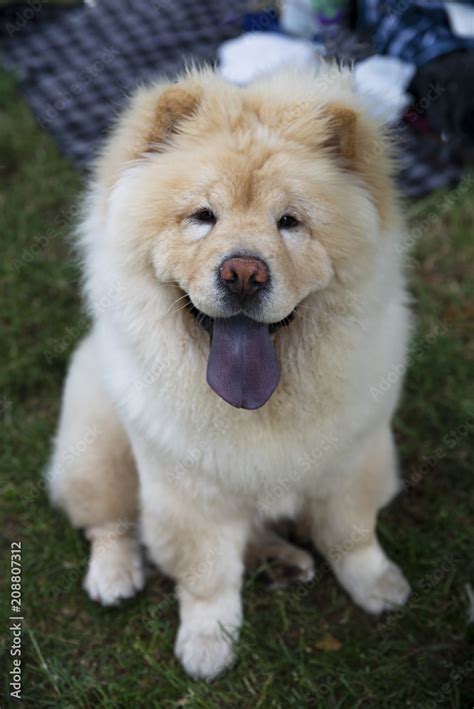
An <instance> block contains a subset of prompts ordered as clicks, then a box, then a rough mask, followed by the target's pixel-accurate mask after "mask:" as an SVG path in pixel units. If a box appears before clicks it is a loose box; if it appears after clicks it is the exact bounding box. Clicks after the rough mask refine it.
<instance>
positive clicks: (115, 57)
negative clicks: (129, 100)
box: [3, 0, 243, 166]
mask: <svg viewBox="0 0 474 709" xmlns="http://www.w3.org/2000/svg"><path fill="white" fill-rule="evenodd" d="M27 7H28V6H25V10H23V11H19V15H18V17H19V21H18V20H17V23H16V24H15V20H14V17H13V18H12V13H11V11H10V13H9V17H8V24H7V21H5V22H4V32H3V34H4V37H5V39H4V42H3V55H4V63H5V66H6V68H7V69H9V70H11V71H13V72H15V73H16V74H17V75H18V76H19V78H20V81H21V89H22V92H23V94H24V96H25V98H26V100H27V102H28V104H29V105H30V107H31V108H32V110H33V112H34V114H35V116H36V118H37V120H38V121H39V123H40V124H41V125H42V126H43V127H44V128H45V129H46V130H47V131H49V132H50V133H51V134H52V136H53V137H54V139H55V141H56V142H57V144H58V145H59V147H60V149H61V150H62V151H63V152H64V153H65V154H66V155H68V156H70V157H71V158H72V159H73V160H74V161H75V162H76V163H77V164H80V165H81V166H84V165H86V164H87V163H89V162H90V161H91V158H92V156H93V154H94V151H95V149H96V148H97V146H98V145H99V144H100V143H101V141H102V140H103V138H104V135H105V134H106V132H107V129H108V128H109V127H110V123H111V121H112V120H113V118H114V117H115V116H116V114H117V113H118V112H119V110H120V108H121V106H122V104H123V102H124V100H125V98H126V97H127V95H128V94H129V93H130V92H131V91H132V90H133V88H134V87H136V86H137V85H138V84H143V83H147V82H149V81H152V80H153V79H156V77H157V76H158V75H163V74H165V75H168V76H173V75H174V74H175V73H176V72H177V71H179V70H180V69H182V68H183V67H184V66H185V63H186V62H189V61H192V60H193V59H196V60H199V61H201V60H206V61H214V60H215V56H216V49H217V47H218V46H219V45H220V44H221V43H222V42H223V41H224V40H226V39H228V38H230V37H234V36H236V35H237V34H239V32H240V16H241V13H242V7H243V3H242V0H200V1H199V2H195V0H100V1H99V2H97V3H96V4H95V5H94V6H92V7H91V6H79V7H76V8H73V9H68V10H64V9H63V10H62V11H61V12H59V13H56V15H55V16H53V17H51V14H50V13H48V17H47V19H46V18H45V19H44V20H42V18H41V15H42V12H43V4H42V3H41V2H40V0H38V10H37V12H36V15H34V18H33V19H34V20H36V22H34V21H33V20H30V21H28V22H26V23H23V24H25V26H24V28H22V29H21V31H18V32H16V31H15V32H13V31H12V29H11V27H14V28H15V27H19V26H20V24H22V23H21V20H23V19H24V18H25V13H26V8H27ZM8 29H10V31H8ZM5 30H7V31H5ZM9 35H10V36H9Z"/></svg>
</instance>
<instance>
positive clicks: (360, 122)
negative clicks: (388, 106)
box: [318, 102, 393, 214]
mask: <svg viewBox="0 0 474 709" xmlns="http://www.w3.org/2000/svg"><path fill="white" fill-rule="evenodd" d="M320 117H321V118H322V119H323V121H322V132H320V133H319V134H318V143H319V145H318V148H320V147H322V148H323V149H327V150H328V152H330V154H331V155H332V156H333V157H334V158H335V159H336V160H337V161H338V162H339V163H340V165H341V167H343V168H344V169H345V170H350V171H351V172H354V173H357V174H358V175H360V176H361V177H362V179H363V181H364V182H365V184H366V186H367V187H368V189H369V191H370V192H371V194H372V198H373V201H374V203H375V204H376V206H377V207H378V210H379V212H380V214H385V213H387V212H388V206H387V205H389V204H390V203H391V202H390V200H391V194H392V188H391V181H390V176H391V174H392V170H393V168H392V158H391V151H390V146H389V143H388V141H387V139H386V135H385V133H384V131H383V130H382V129H381V127H380V126H378V124H377V123H376V121H375V120H374V119H372V118H371V117H370V116H369V115H367V114H366V113H365V112H364V111H359V110H357V108H352V107H351V106H345V105H344V104H343V103H337V102H329V103H327V104H326V105H325V106H324V107H323V108H322V109H321V114H320Z"/></svg>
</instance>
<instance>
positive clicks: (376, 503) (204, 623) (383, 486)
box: [48, 69, 409, 680]
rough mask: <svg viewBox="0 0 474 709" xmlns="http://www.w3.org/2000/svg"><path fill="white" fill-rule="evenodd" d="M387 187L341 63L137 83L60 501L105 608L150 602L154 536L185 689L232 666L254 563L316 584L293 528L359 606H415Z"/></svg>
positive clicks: (110, 164)
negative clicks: (170, 586)
mask: <svg viewBox="0 0 474 709" xmlns="http://www.w3.org/2000/svg"><path fill="white" fill-rule="evenodd" d="M389 173H390V165H389V160H388V158H387V156H386V149H385V146H384V139H383V137H382V135H381V131H380V128H379V127H378V126H376V125H375V124H374V121H373V120H372V119H371V118H370V117H369V116H368V115H366V112H365V111H364V109H363V107H362V106H361V105H360V103H359V100H358V98H357V97H356V96H355V95H354V93H353V91H352V89H351V77H350V74H349V73H348V72H344V71H343V72H340V71H338V70H335V69H326V70H324V72H323V73H321V74H319V75H317V76H315V75H313V74H311V73H293V74H292V73H285V74H280V75H277V76H274V77H273V78H270V79H268V78H267V79H264V80H261V81H258V82H256V83H254V84H252V85H250V86H248V87H246V88H238V87H235V86H231V85H228V84H226V83H225V82H224V81H223V80H222V79H220V78H219V77H218V76H217V75H215V74H214V73H213V72H211V71H207V70H205V71H202V72H199V71H191V72H190V73H189V74H187V75H186V76H185V77H184V78H183V79H182V80H181V81H179V82H177V83H175V84H169V83H168V84H164V83H163V84H158V85H156V86H154V87H153V88H150V89H146V90H141V91H139V93H138V94H137V95H136V96H135V98H134V99H133V100H132V102H131V105H130V107H129V109H128V111H126V113H125V114H124V115H123V117H122V118H121V120H120V122H119V124H118V127H117V129H116V130H115V132H114V134H113V135H112V137H111V139H110V140H109V142H108V144H107V146H106V148H105V151H104V153H103V155H102V157H101V159H100V160H99V163H98V167H97V170H96V174H95V178H94V180H93V184H92V186H91V189H90V194H89V196H88V198H87V200H86V202H85V207H84V219H83V222H82V225H81V227H80V248H81V251H82V255H83V259H84V274H85V293H86V297H87V302H88V304H89V308H90V310H91V313H92V316H93V327H92V330H91V332H90V334H89V335H88V337H86V339H85V340H84V341H83V342H82V343H81V344H80V345H79V347H78V349H77V351H76V353H75V355H74V357H73V359H72V362H71V367H70V371H69V374H68V378H67V381H66V386H65V392H64V400H63V407H62V413H61V419H60V423H59V431H58V434H57V438H56V446H55V452H54V456H53V459H52V462H51V465H50V469H49V473H48V479H49V487H50V492H51V497H52V499H53V501H54V502H55V503H57V504H58V505H60V506H61V507H62V508H63V509H64V510H66V512H67V513H68V515H69V517H70V519H71V521H72V523H73V524H74V525H76V526H78V527H82V528H84V529H85V532H86V534H87V537H88V538H89V539H90V541H91V558H90V563H89V569H88V572H87V575H86V579H85V588H86V590H87V592H88V593H89V595H90V596H91V598H93V599H95V600H97V601H100V602H101V603H104V604H114V603H117V602H118V601H120V600H121V599H123V598H128V597H130V596H132V595H133V594H134V593H135V592H136V591H138V590H139V589H141V588H142V587H143V584H144V573H143V567H142V558H141V553H140V543H144V544H145V545H146V547H147V548H148V550H149V553H150V555H151V557H152V559H153V560H154V561H155V562H156V564H157V565H158V566H159V567H160V569H162V571H163V572H164V573H166V574H168V575H169V576H171V577H172V578H174V579H175V580H176V582H177V591H178V596H179V602H180V617H181V622H180V627H179V632H178V636H177V640H176V654H177V656H178V658H179V659H180V661H181V663H182V664H183V667H184V668H185V670H186V671H187V672H188V673H189V674H190V675H191V676H192V677H196V678H197V677H203V678H206V679H208V680H210V679H212V678H214V677H215V676H216V675H217V674H219V672H221V671H222V670H223V669H224V668H226V667H228V666H229V665H230V664H231V662H232V660H233V657H234V654H233V644H234V642H235V641H236V639H237V637H238V634H239V627H240V625H241V623H242V602H241V584H242V576H243V572H244V559H245V558H246V555H247V554H249V553H250V552H251V551H252V553H253V554H256V555H257V557H258V556H262V555H263V556H264V555H265V554H266V553H271V554H272V555H273V556H278V557H280V558H282V559H284V560H286V561H287V562H288V563H290V564H292V565H293V566H296V567H298V569H299V578H300V579H301V580H309V579H311V577H312V574H313V562H312V559H311V557H310V556H309V554H307V553H306V552H304V551H302V550H298V549H297V548H296V547H293V546H291V545H290V544H288V543H287V542H284V541H283V540H278V539H277V538H276V537H274V536H272V534H271V532H269V531H268V526H269V525H270V524H271V523H272V522H273V521H275V520H278V519H279V518H292V519H295V520H298V521H303V522H304V523H305V525H306V528H307V529H308V530H309V533H310V535H311V538H312V540H313V541H314V544H315V545H316V546H317V548H318V549H319V550H320V551H321V553H322V554H324V555H325V556H326V558H327V559H328V561H329V562H330V564H331V566H332V568H333V569H334V573H335V575H336V576H337V578H338V579H339V581H340V583H341V584H342V586H343V587H344V588H345V589H346V591H347V592H348V593H349V595H350V596H351V597H352V598H353V600H354V601H355V602H356V603H357V604H359V605H360V606H361V607H362V608H364V609H365V610H366V611H368V612H370V613H380V612H381V611H384V610H389V609H391V608H394V607H397V606H400V605H401V604H403V603H404V602H405V600H406V598H407V596H408V593H409V587H408V584H407V582H406V580H405V579H404V577H403V575H402V573H401V571H400V570H399V568H398V567H397V566H396V565H395V564H393V563H392V562H391V561H390V560H389V559H388V558H387V557H386V555H385V553H384V552H383V550H382V549H381V547H380V545H379V543H378V541H377V537H376V534H375V525H376V517H377V512H378V510H379V509H380V508H381V507H382V506H383V505H385V504H386V503H387V502H388V501H389V500H390V499H391V498H392V496H393V495H394V494H395V493H396V491H397V488H398V478H397V463H396V454H395V449H394V444H393V437H392V433H391V430H390V421H391V418H392V415H393V412H394V409H395V406H396V404H397V399H398V395H399V389H400V376H401V373H402V371H403V368H404V364H405V356H406V351H407V340H408V333H409V316H408V312H407V308H406V293H405V286H404V278H403V273H402V267H403V263H402V261H403V258H402V255H403V225H402V223H401V219H400V214H399V210H398V207H397V204H396V202H395V200H394V196H393V191H392V185H391V181H390V174H389ZM390 372H397V377H395V379H396V381H395V382H394V383H392V385H391V386H383V385H382V384H383V383H384V382H386V381H387V376H388V375H389V374H390ZM391 381H392V382H393V381H394V377H392V378H391ZM138 530H139V531H138ZM268 546H269V549H265V547H268Z"/></svg>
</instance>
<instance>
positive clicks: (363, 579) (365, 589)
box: [337, 549, 410, 614]
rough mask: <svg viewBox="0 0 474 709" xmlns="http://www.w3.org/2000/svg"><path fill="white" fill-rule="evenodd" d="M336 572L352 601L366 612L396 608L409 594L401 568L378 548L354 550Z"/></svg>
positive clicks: (381, 611) (379, 611) (401, 604)
mask: <svg viewBox="0 0 474 709" xmlns="http://www.w3.org/2000/svg"><path fill="white" fill-rule="evenodd" d="M337 575H338V577H339V580H340V581H341V583H342V585H343V586H344V588H345V589H346V591H347V592H348V593H349V594H350V596H351V597H352V599H353V600H354V601H355V603H357V605H359V606H360V607H361V608H363V609H364V610H365V611H367V613H373V614H379V613H383V612H384V611H391V610H396V609H397V608H400V607H401V606H403V605H404V604H405V603H406V601H407V599H408V596H409V595H410V586H409V584H408V581H407V580H406V578H405V576H404V575H403V573H402V571H401V570H400V569H399V567H398V566H397V565H396V564H394V563H393V562H391V561H389V559H387V557H386V556H385V555H384V554H383V552H381V550H378V549H372V550H366V551H365V550H364V551H363V552H354V553H353V554H351V555H350V558H349V559H347V560H346V562H345V564H344V565H343V566H342V568H340V569H339V570H338V571H337Z"/></svg>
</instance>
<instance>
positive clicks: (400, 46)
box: [358, 0, 474, 66]
mask: <svg viewBox="0 0 474 709" xmlns="http://www.w3.org/2000/svg"><path fill="white" fill-rule="evenodd" d="M464 4H466V5H474V2H472V1H471V0H469V1H468V2H465V3H464ZM444 5H445V3H444V2H440V1H439V0H359V14H358V17H359V23H360V26H361V28H363V29H365V30H368V31H373V42H372V46H373V51H374V52H376V53H377V54H388V55H391V56H394V57H398V59H402V60H403V61H406V62H412V63H413V64H416V65H417V66H421V65H423V64H425V63H426V62H429V61H430V60H431V59H434V58H435V57H439V56H440V55H441V54H448V53H449V52H454V51H457V50H462V49H467V50H473V49H474V40H472V39H463V38H461V37H456V36H455V35H454V34H453V33H452V32H451V28H450V25H449V19H448V15H447V13H446V10H445V9H444Z"/></svg>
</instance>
